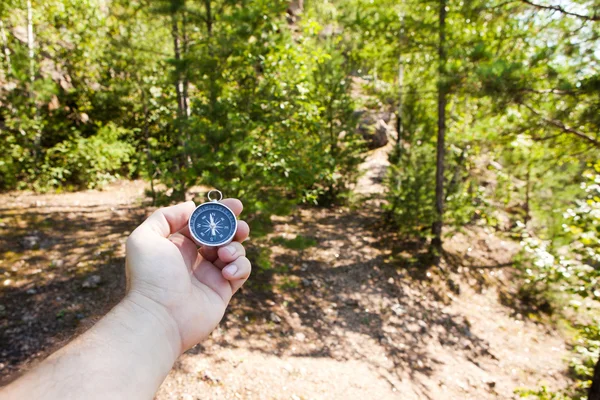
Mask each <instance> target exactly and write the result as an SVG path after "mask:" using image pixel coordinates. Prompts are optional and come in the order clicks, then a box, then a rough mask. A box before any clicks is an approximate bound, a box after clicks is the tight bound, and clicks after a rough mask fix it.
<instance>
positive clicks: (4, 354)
mask: <svg viewBox="0 0 600 400" xmlns="http://www.w3.org/2000/svg"><path fill="white" fill-rule="evenodd" d="M385 152H386V149H383V150H382V149H379V150H375V151H373V152H371V153H370V155H369V157H368V159H367V160H366V162H365V165H364V166H363V168H364V169H365V170H366V172H367V174H366V175H365V176H364V177H363V178H362V179H361V181H359V183H358V187H357V188H356V192H357V193H359V194H367V195H374V196H377V194H378V193H381V189H382V188H381V184H380V179H381V175H382V174H383V172H384V171H385V162H386V161H385V159H386V157H385ZM145 187H146V185H145V184H144V183H143V182H140V181H134V182H120V183H117V184H114V185H111V186H110V187H108V188H107V189H105V190H103V191H86V192H78V193H65V194H45V195H43V194H42V195H40V194H32V193H26V192H15V193H9V194H4V195H1V196H0V274H1V275H2V279H1V281H0V282H1V286H0V296H1V297H0V378H1V380H2V381H3V382H8V381H10V380H11V379H13V378H14V377H15V376H17V375H18V374H19V373H20V372H21V371H23V370H25V369H27V368H29V367H31V366H32V365H34V364H35V363H36V362H38V361H39V360H41V359H42V358H43V357H44V356H45V355H46V354H47V353H48V352H50V351H52V350H53V349H55V348H56V347H58V346H59V345H60V344H61V343H65V342H66V341H68V340H69V339H70V338H72V337H73V336H74V335H76V334H78V333H80V332H82V331H84V330H85V329H86V328H87V327H89V326H90V325H91V324H92V323H93V322H94V321H95V320H97V318H99V317H100V316H101V315H102V314H103V313H104V312H105V311H106V310H108V309H109V308H110V307H111V306H112V305H114V304H115V302H117V301H118V300H119V298H120V297H121V296H122V295H123V292H124V268H123V266H124V242H125V239H126V237H127V235H128V234H129V232H130V231H131V230H132V229H133V228H134V227H135V226H136V225H137V224H138V223H139V222H140V221H141V220H142V219H143V218H144V217H145V216H146V215H147V214H148V213H149V212H151V210H152V208H151V207H148V206H146V205H145V203H144V201H145V200H144V188H145ZM383 220H384V216H383V215H382V213H381V212H380V211H379V210H378V207H377V204H376V203H373V202H367V203H365V206H364V207H362V208H358V209H349V208H331V209H318V208H302V209H300V210H299V212H297V213H296V214H295V215H293V216H288V217H277V218H274V229H273V231H272V232H271V233H269V235H268V236H266V237H263V238H260V239H256V240H250V242H249V244H250V245H251V246H255V244H259V245H262V246H264V245H265V244H268V245H270V246H271V249H272V252H271V254H270V260H271V263H272V268H271V269H268V270H264V271H258V270H257V271H255V273H254V275H253V277H251V281H250V282H249V285H248V286H247V287H246V288H244V289H243V290H242V291H241V292H240V293H238V294H237V295H236V296H235V298H234V300H233V302H232V304H231V305H230V307H229V311H228V313H227V314H226V316H225V318H224V320H223V322H222V323H221V325H220V326H219V328H217V330H216V331H215V332H214V333H213V335H212V336H211V338H210V339H209V340H207V341H206V342H204V343H202V344H201V345H198V346H196V347H195V348H194V349H192V350H190V351H188V352H187V353H186V354H184V355H183V356H182V357H181V358H180V360H179V361H178V363H177V365H176V366H175V368H174V369H173V371H172V372H171V373H170V374H169V376H168V377H167V379H166V381H165V382H164V384H163V385H162V387H161V389H160V391H159V393H158V395H157V398H158V399H164V400H166V399H361V400H362V399H426V398H431V399H440V398H444V399H492V398H512V397H514V396H515V395H514V390H515V389H517V388H527V387H528V388H538V387H539V386H540V385H541V384H545V385H547V386H548V387H550V388H560V387H564V386H565V385H566V384H567V382H568V378H567V376H566V363H565V358H566V356H567V355H568V348H567V345H566V344H565V341H564V340H563V338H561V336H560V334H559V333H558V332H557V331H556V330H554V329H553V328H551V327H550V326H549V325H545V324H543V323H541V322H539V321H535V320H533V319H531V318H528V317H527V316H525V315H521V314H520V313H519V310H517V309H514V308H511V307H510V306H507V305H503V304H502V303H501V302H500V300H499V299H500V298H503V297H506V296H510V295H511V293H514V291H515V287H514V283H512V282H511V279H510V278H511V268H510V261H511V257H512V255H514V253H515V252H516V250H517V246H516V245H515V244H514V243H512V242H510V241H509V240H506V239H503V238H501V237H498V236H496V235H494V234H493V233H492V232H488V231H486V229H485V228H482V227H473V228H469V229H467V230H466V231H465V232H464V233H461V234H455V235H453V236H452V237H451V238H448V239H447V241H446V243H445V249H446V251H447V252H448V255H449V258H448V259H449V260H452V263H449V264H446V265H445V268H444V271H445V273H446V274H448V276H446V277H442V276H443V274H442V273H441V272H440V270H439V269H437V268H432V267H428V265H427V263H426V261H424V260H426V258H424V257H423V253H424V249H422V248H421V246H420V245H419V244H418V243H405V242H402V241H399V240H398V239H397V238H396V237H395V236H394V235H393V234H392V233H388V232H387V231H386V230H385V229H384V223H383ZM253 242H254V244H253ZM392 254H399V255H400V256H396V257H393V256H392Z"/></svg>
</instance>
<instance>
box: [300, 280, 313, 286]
mask: <svg viewBox="0 0 600 400" xmlns="http://www.w3.org/2000/svg"><path fill="white" fill-rule="evenodd" d="M301 282H302V286H304V287H309V286H312V281H311V280H310V279H307V278H302V281H301Z"/></svg>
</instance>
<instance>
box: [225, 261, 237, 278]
mask: <svg viewBox="0 0 600 400" xmlns="http://www.w3.org/2000/svg"><path fill="white" fill-rule="evenodd" d="M237 270H238V267H237V265H235V264H230V265H228V266H226V267H225V268H223V271H225V272H227V273H228V274H229V275H231V276H235V274H236V272H237Z"/></svg>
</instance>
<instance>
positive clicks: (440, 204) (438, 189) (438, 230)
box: [431, 0, 448, 263]
mask: <svg viewBox="0 0 600 400" xmlns="http://www.w3.org/2000/svg"><path fill="white" fill-rule="evenodd" d="M439 20H440V22H439V23H440V25H439V42H438V56H439V64H438V132H437V160H436V169H435V213H436V215H435V221H434V222H433V224H432V226H431V233H432V234H433V240H432V242H431V245H432V250H433V251H434V255H435V257H436V263H439V259H440V256H441V254H442V227H443V222H444V221H443V214H444V155H445V154H444V153H445V151H446V149H445V139H446V106H447V104H448V98H447V96H448V93H447V87H446V0H440V9H439Z"/></svg>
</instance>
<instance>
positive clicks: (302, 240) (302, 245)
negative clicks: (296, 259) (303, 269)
mask: <svg viewBox="0 0 600 400" xmlns="http://www.w3.org/2000/svg"><path fill="white" fill-rule="evenodd" d="M272 241H273V243H275V244H278V245H281V246H283V247H285V248H287V249H292V250H306V249H308V248H309V247H313V246H316V245H317V240H316V239H315V238H312V237H308V236H302V235H298V236H296V237H295V238H293V239H285V238H283V237H276V238H273V239H272Z"/></svg>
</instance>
